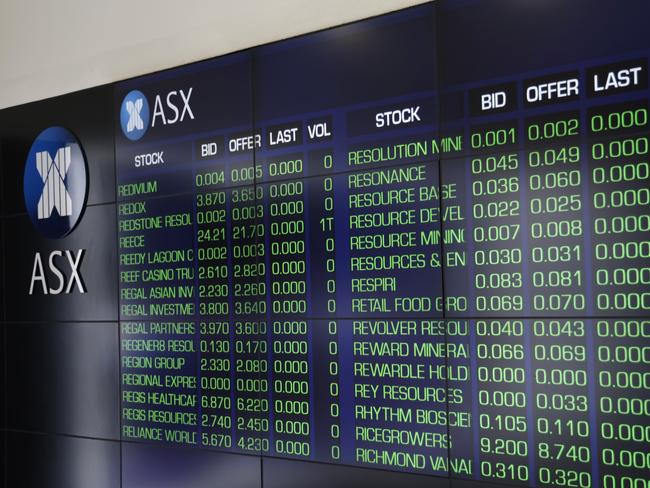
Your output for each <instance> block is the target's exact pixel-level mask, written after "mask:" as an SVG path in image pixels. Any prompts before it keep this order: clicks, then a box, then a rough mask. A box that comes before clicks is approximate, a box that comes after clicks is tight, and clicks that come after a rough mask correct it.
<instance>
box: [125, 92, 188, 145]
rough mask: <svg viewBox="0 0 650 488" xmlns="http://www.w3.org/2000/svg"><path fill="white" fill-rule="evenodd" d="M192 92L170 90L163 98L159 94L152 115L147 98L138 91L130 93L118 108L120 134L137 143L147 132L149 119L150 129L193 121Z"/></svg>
mask: <svg viewBox="0 0 650 488" xmlns="http://www.w3.org/2000/svg"><path fill="white" fill-rule="evenodd" d="M193 90H194V88H193V87H190V89H189V90H187V91H185V90H172V91H170V92H168V93H167V95H165V97H164V98H163V96H162V95H160V94H158V95H156V98H155V100H154V108H153V113H152V114H151V113H150V109H149V102H148V101H147V97H145V95H144V94H143V93H142V92H141V91H139V90H132V91H130V92H129V93H128V94H127V95H126V96H125V97H124V100H122V107H121V108H120V124H121V126H122V132H123V133H124V135H125V136H126V137H127V138H128V139H130V140H132V141H137V140H138V139H141V138H142V136H144V135H145V133H146V132H147V129H148V128H149V118H150V117H151V127H155V126H156V124H162V125H173V124H176V123H177V122H183V121H184V120H185V119H186V118H188V119H191V120H194V113H193V112H192V107H191V105H190V98H191V97H192V91H193ZM163 100H164V102H163Z"/></svg>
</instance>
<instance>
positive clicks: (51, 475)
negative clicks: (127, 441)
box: [7, 432, 120, 488]
mask: <svg viewBox="0 0 650 488" xmlns="http://www.w3.org/2000/svg"><path fill="white" fill-rule="evenodd" d="M7 445H8V446H10V447H9V448H8V449H7V486H12V487H13V486H16V487H18V486H19V487H21V488H89V487H92V488H119V487H120V445H119V443H117V442H111V441H101V440H95V439H83V438H78V437H67V436H52V435H43V434H27V433H20V432H8V433H7Z"/></svg>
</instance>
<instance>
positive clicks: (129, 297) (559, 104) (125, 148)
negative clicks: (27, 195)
mask: <svg viewBox="0 0 650 488" xmlns="http://www.w3.org/2000/svg"><path fill="white" fill-rule="evenodd" d="M489 3H490V2H485V1H484V2H477V1H466V2H458V3H457V4H454V3H453V2H442V5H441V6H438V3H437V2H436V3H432V4H425V5H424V6H421V7H416V8H412V9H408V10H405V11H402V12H398V13H395V14H390V15H386V16H382V17H378V18H375V19H370V20H367V21H363V22H360V23H355V24H351V25H348V26H343V27H340V28H336V29H331V30H328V31H323V32H319V33H316V34H312V35H308V36H303V37H300V38H296V39H290V40H287V41H282V42H279V43H275V44H271V45H268V46H262V47H259V48H255V49H253V50H249V51H243V52H241V53H237V54H233V55H230V56H225V57H222V58H218V59H215V60H210V61H206V62H203V63H198V64H194V65H189V66H186V67H182V68H178V69H176V70H172V71H166V72H161V73H158V74H154V75H150V76H147V77H143V78H138V79H134V80H129V81H125V82H122V83H119V84H117V85H116V88H115V111H116V114H117V116H116V128H115V130H116V163H117V182H118V187H117V198H118V246H119V290H120V347H121V357H120V364H121V387H122V390H121V406H122V410H121V416H122V439H123V440H131V441H142V442H155V443H167V444H181V445H186V446H196V447H198V448H207V449H216V450H224V451H233V452H245V453H252V454H258V455H259V454H261V455H265V456H272V457H282V458H295V459H305V460H312V461H320V462H326V463H340V464H346V465H359V466H365V467H371V468H379V469H389V470H396V471H405V472H414V473H420V474H427V475H433V476H441V477H448V478H458V479H472V480H480V481H489V482H493V483H512V484H515V485H519V486H562V487H579V488H583V487H584V488H586V487H603V488H619V487H620V488H628V487H629V488H640V487H647V486H648V482H649V479H650V476H649V475H648V473H649V472H650V453H649V452H648V443H649V442H650V421H649V415H650V394H649V388H650V370H649V368H648V364H649V361H650V357H649V354H650V287H649V285H650V266H649V264H648V263H649V258H650V239H649V237H648V236H650V184H649V183H650V162H649V160H648V154H649V148H648V144H649V138H650V122H649V121H648V109H649V107H648V104H649V100H650V98H649V95H650V92H649V87H648V55H649V54H650V40H649V39H648V38H647V35H644V34H643V31H637V30H636V29H635V26H637V24H638V22H637V21H636V20H634V19H642V18H645V19H647V18H648V14H649V13H650V9H648V7H647V6H646V5H645V4H644V3H643V2H636V1H635V2H630V3H629V4H627V3H626V4H625V5H622V4H617V5H616V11H615V12H611V11H610V10H611V9H610V10H607V9H603V11H602V12H596V11H595V10H593V9H591V10H590V9H588V8H587V6H588V4H589V2H585V1H577V2H575V3H572V4H571V5H570V6H568V5H564V4H563V5H559V4H557V5H556V4H553V5H549V6H547V7H542V6H541V5H526V6H525V7H524V6H523V5H522V6H519V7H513V6H512V5H511V2H499V4H498V6H496V7H492V5H493V4H490V6H488V4H489ZM596 3H599V4H603V5H609V6H610V7H611V8H612V9H613V8H614V7H613V2H596ZM526 4H528V2H526ZM506 7H508V9H506ZM545 8H546V9H547V10H544V9H545ZM578 13H582V14H584V18H582V17H578V15H577V14H578ZM558 15H563V16H564V17H563V19H560V17H558ZM507 16H511V17H510V18H511V19H512V22H513V25H515V26H516V28H515V27H512V26H508V25H504V22H505V21H504V20H503V19H504V18H506V17H507ZM576 18H581V22H583V24H581V25H580V26H578V25H576V24H575V19H576ZM558 19H560V20H558ZM553 22H557V25H555V26H554V25H553ZM603 23H605V24H607V23H609V24H607V25H609V26H610V27H611V32H612V35H616V36H617V41H618V43H617V44H615V45H612V43H610V42H608V41H605V40H594V42H593V43H591V44H585V39H588V40H591V39H595V37H594V36H595V34H594V32H597V31H598V29H601V28H602V25H603ZM571 25H573V29H571V28H570V27H567V26H571ZM638 25H641V24H638ZM527 29H528V30H527ZM535 29H538V30H539V32H540V34H539V38H536V37H535V32H536V31H535ZM545 29H549V31H548V32H547V31H546V30H545ZM513 33H518V35H519V36H523V37H521V38H518V39H512V38H510V37H509V36H511V35H512V34H513ZM460 36H464V37H463V38H462V39H460V38H459V37H460ZM513 44H514V45H513ZM490 45H493V46H494V49H490Z"/></svg>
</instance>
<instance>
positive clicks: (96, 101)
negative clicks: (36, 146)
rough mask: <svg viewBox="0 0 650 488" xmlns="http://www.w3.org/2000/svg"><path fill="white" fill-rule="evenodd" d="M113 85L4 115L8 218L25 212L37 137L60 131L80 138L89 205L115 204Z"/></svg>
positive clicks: (0, 131)
mask: <svg viewBox="0 0 650 488" xmlns="http://www.w3.org/2000/svg"><path fill="white" fill-rule="evenodd" d="M112 94H113V90H112V85H103V86H100V87H96V88H90V89H88V90H83V91H79V92H76V93H71V94H68V95H64V96H61V97H56V98H50V99H47V100H41V101H38V102H33V103H29V104H26V105H21V106H18V107H12V108H8V109H5V110H2V111H0V139H1V140H2V143H1V144H0V150H1V151H2V156H0V161H1V162H2V188H3V196H4V204H5V212H6V213H7V214H15V213H22V212H25V202H24V198H23V174H24V171H25V164H26V161H25V158H27V154H28V153H29V148H30V147H31V145H32V142H33V141H34V139H35V138H36V136H37V135H38V134H40V133H41V132H42V131H43V130H45V129H47V128H48V127H51V126H62V127H65V128H66V129H68V130H70V131H71V132H72V133H73V134H75V135H76V136H77V138H78V139H79V142H80V143H81V146H82V148H83V150H84V153H85V155H86V162H87V166H88V182H89V185H88V204H89V205H95V204H99V203H109V202H112V201H114V200H115V164H114V152H113V151H114V149H113V131H112V127H113V113H112V105H111V100H112Z"/></svg>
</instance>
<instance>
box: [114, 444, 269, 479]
mask: <svg viewBox="0 0 650 488" xmlns="http://www.w3.org/2000/svg"><path fill="white" fill-rule="evenodd" d="M261 486H262V483H261V470H260V458H259V457H256V456H245V455H238V454H227V453H218V452H208V451H202V450H201V451H199V450H196V449H182V448H171V447H158V446H150V445H144V444H137V443H124V444H123V445H122V487H123V488H222V487H223V488H261Z"/></svg>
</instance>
